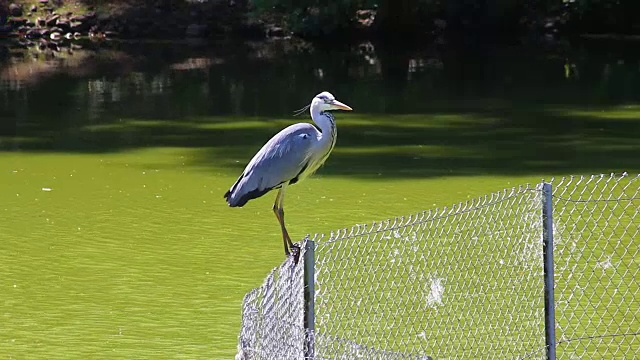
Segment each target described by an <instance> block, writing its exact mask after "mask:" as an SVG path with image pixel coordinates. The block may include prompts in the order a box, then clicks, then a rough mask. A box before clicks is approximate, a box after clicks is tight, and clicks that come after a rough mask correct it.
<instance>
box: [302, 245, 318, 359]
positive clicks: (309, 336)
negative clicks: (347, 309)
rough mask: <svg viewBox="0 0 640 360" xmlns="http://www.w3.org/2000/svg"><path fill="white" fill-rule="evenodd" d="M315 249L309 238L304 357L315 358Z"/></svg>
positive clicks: (305, 266)
mask: <svg viewBox="0 0 640 360" xmlns="http://www.w3.org/2000/svg"><path fill="white" fill-rule="evenodd" d="M315 250H316V244H315V242H314V241H313V240H311V239H308V238H307V241H306V242H305V252H304V305H305V306H304V328H305V329H306V337H305V342H306V344H305V345H306V346H305V351H304V358H305V359H309V360H313V359H315V348H314V342H315V329H316V325H315V324H316V313H315V277H316V275H315Z"/></svg>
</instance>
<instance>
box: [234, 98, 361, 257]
mask: <svg viewBox="0 0 640 360" xmlns="http://www.w3.org/2000/svg"><path fill="white" fill-rule="evenodd" d="M307 109H309V112H310V113H311V119H312V120H313V121H314V122H315V123H316V125H317V126H318V127H319V128H320V129H319V130H318V128H316V127H315V126H313V125H312V124H311V123H298V124H294V125H291V126H288V127H287V128H285V129H283V130H282V131H280V132H279V133H277V134H276V135H275V136H273V137H272V138H271V139H270V140H269V141H268V142H267V143H266V144H264V146H262V148H261V149H260V151H258V152H257V153H256V154H255V155H254V156H253V158H252V159H251V161H249V163H248V164H247V166H246V167H245V169H244V171H243V172H242V174H241V175H240V177H238V180H236V182H235V183H234V184H233V186H231V188H230V189H229V191H227V192H226V193H225V194H224V198H225V199H226V200H227V204H229V206H231V207H236V206H239V207H242V206H243V205H245V204H246V203H247V201H249V200H251V199H255V198H258V197H260V196H262V195H264V194H266V193H267V192H269V191H271V190H273V189H279V190H278V195H276V200H275V203H274V204H273V212H274V213H275V214H276V218H277V219H278V222H279V223H280V229H281V230H282V242H283V243H284V253H285V255H286V256H289V255H290V254H291V253H292V252H293V253H294V256H295V258H296V262H297V256H298V254H299V249H298V248H297V246H295V245H294V244H293V243H292V242H291V238H290V237H289V233H288V232H287V228H286V227H285V225H284V205H283V202H284V193H285V190H286V189H287V186H289V185H293V184H295V183H297V182H300V181H301V180H303V179H304V178H306V177H307V176H309V175H311V174H313V173H314V172H315V171H316V170H318V168H319V167H320V166H321V165H322V164H323V163H324V162H325V160H327V158H328V157H329V154H330V153H331V151H332V150H333V147H334V146H335V144H336V123H335V118H334V117H333V115H332V114H331V113H330V112H329V111H330V110H352V109H351V108H350V107H349V106H347V105H345V104H343V103H341V102H340V101H338V100H336V98H335V97H334V96H333V95H331V93H329V92H327V91H324V92H321V93H320V94H318V95H316V96H315V97H314V98H313V100H312V101H311V104H309V105H307V106H305V107H304V108H302V109H301V110H300V111H299V112H298V114H300V113H302V112H304V111H306V110H307ZM294 248H295V250H294Z"/></svg>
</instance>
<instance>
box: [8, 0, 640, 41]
mask: <svg viewBox="0 0 640 360" xmlns="http://www.w3.org/2000/svg"><path fill="white" fill-rule="evenodd" d="M87 14H89V16H88V17H87ZM638 14H640V1H637V0H522V1H513V0H309V1H294V0H116V1H99V0H0V35H2V34H4V36H17V37H20V36H26V35H27V34H31V36H37V37H42V36H48V35H49V33H42V32H37V34H36V31H31V33H29V31H30V30H31V29H33V28H38V27H44V26H49V27H56V29H54V30H53V31H59V32H71V33H75V32H76V30H78V31H77V32H79V33H80V34H81V35H85V34H88V33H91V34H103V35H104V34H107V35H109V36H119V37H125V38H183V37H220V36H228V35H230V34H234V35H240V36H245V37H247V36H249V37H264V36H277V37H282V36H288V35H289V34H294V35H299V36H303V37H307V38H335V37H347V38H348V37H354V36H357V37H359V36H365V37H396V38H397V37H403V38H407V37H409V38H411V37H413V38H424V36H425V35H439V34H446V35H451V36H460V35H468V34H473V35H474V36H488V37H501V38H503V37H511V38H515V37H518V36H522V35H526V34H538V35H544V34H568V35H575V34H584V33H597V34H622V35H633V34H635V35H638V34H640V20H639V19H640V17H639V16H637V15H638ZM56 15H57V16H58V19H57V20H58V21H59V22H60V24H62V25H61V26H57V25H58V24H57V23H56V20H51V19H52V17H54V16H56ZM74 16H75V17H76V18H74V19H72V18H73V17H74ZM36 18H39V19H40V20H42V23H38V19H36ZM69 24H73V25H69ZM73 26H75V28H74V27H73ZM34 34H35V35H34ZM61 35H64V34H61Z"/></svg>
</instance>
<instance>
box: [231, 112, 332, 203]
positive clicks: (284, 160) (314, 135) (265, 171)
mask: <svg viewBox="0 0 640 360" xmlns="http://www.w3.org/2000/svg"><path fill="white" fill-rule="evenodd" d="M318 135H319V132H318V130H317V129H316V128H315V127H314V126H313V125H311V124H309V123H300V124H295V125H291V126H289V127H287V128H285V129H283V130H282V131H280V132H279V133H277V134H276V135H275V136H274V137H272V138H271V140H269V141H268V142H267V143H266V144H265V145H264V146H263V147H262V148H261V149H260V151H258V152H257V153H256V155H255V156H254V157H253V159H251V161H250V162H249V164H247V166H246V167H245V169H244V171H243V172H242V175H240V177H239V178H238V180H237V181H236V182H235V184H233V186H232V187H231V189H229V191H227V193H226V194H225V196H224V197H225V198H226V199H227V203H228V204H229V206H243V205H244V204H246V203H247V201H249V200H251V199H255V198H257V197H260V196H262V195H264V194H265V193H267V192H268V191H270V190H271V189H274V188H278V187H280V186H282V185H283V184H285V183H289V182H295V181H297V177H298V176H299V175H300V174H301V173H302V171H304V169H305V168H306V166H307V163H308V161H309V159H310V157H311V149H312V148H313V144H314V142H315V141H317V139H318Z"/></svg>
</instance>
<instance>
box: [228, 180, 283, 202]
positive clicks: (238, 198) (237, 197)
mask: <svg viewBox="0 0 640 360" xmlns="http://www.w3.org/2000/svg"><path fill="white" fill-rule="evenodd" d="M242 179H243V176H241V177H240V178H239V179H238V181H236V183H235V184H233V186H232V187H231V189H229V190H228V191H227V192H226V193H225V194H224V198H225V200H226V201H227V204H228V205H229V206H231V207H242V206H244V205H245V204H246V203H247V202H248V201H249V200H251V199H255V198H259V197H260V196H262V195H264V194H266V193H268V192H269V191H271V189H272V188H266V189H260V188H259V187H258V188H253V189H250V190H247V189H245V187H247V186H246V185H247V184H246V183H242V185H241V182H242Z"/></svg>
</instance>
